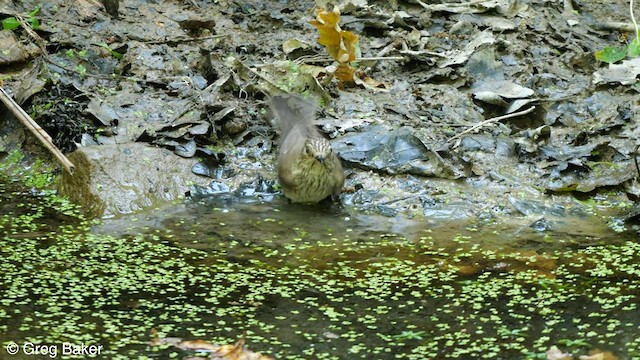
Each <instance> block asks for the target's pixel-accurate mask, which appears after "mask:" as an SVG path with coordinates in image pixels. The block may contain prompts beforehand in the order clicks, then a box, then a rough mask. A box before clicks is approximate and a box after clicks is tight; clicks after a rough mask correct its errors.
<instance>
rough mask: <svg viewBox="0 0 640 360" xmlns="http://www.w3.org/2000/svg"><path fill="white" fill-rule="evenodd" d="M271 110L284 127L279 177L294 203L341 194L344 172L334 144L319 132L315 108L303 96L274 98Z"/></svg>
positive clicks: (281, 135)
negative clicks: (316, 125) (332, 146)
mask: <svg viewBox="0 0 640 360" xmlns="http://www.w3.org/2000/svg"><path fill="white" fill-rule="evenodd" d="M271 108H272V110H273V113H274V115H275V117H276V121H277V123H278V125H279V128H280V150H279V151H278V178H279V179H280V187H281V188H282V193H283V194H284V196H286V197H287V198H289V199H290V200H291V201H292V202H298V203H317V202H319V201H321V200H324V199H325V198H327V197H328V196H330V195H337V194H339V193H340V191H341V190H342V185H343V184H344V171H343V170H342V164H340V159H338V156H337V155H336V154H335V153H334V152H333V149H332V148H331V144H330V143H329V141H328V140H327V139H325V138H324V137H323V136H322V135H321V134H320V133H319V132H318V130H317V129H316V127H315V125H314V124H313V122H314V120H315V107H314V106H313V105H312V104H311V103H309V102H307V101H306V100H303V99H302V98H300V97H297V96H293V95H287V96H274V97H273V98H272V99H271Z"/></svg>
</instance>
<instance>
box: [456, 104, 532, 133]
mask: <svg viewBox="0 0 640 360" xmlns="http://www.w3.org/2000/svg"><path fill="white" fill-rule="evenodd" d="M535 108H536V107H535V106H532V107H530V108H528V109H526V110H522V111H518V112H514V113H511V114H507V115H502V116H498V117H494V118H491V119H487V120H485V121H482V122H480V123H478V124H476V125H474V126H472V127H470V128H469V129H467V130H465V131H463V132H461V133H460V134H458V135H455V136H453V137H451V138H449V140H447V141H448V142H451V141H454V140H457V139H459V138H460V137H462V136H463V135H466V134H468V133H470V132H474V131H476V130H478V129H480V128H481V127H484V126H487V125H489V124H492V123H496V122H498V121H500V120H504V119H509V118H513V117H517V116H520V115H526V114H528V113H530V112H532V111H533V110H534V109H535Z"/></svg>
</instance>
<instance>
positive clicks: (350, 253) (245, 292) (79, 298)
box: [0, 187, 640, 359]
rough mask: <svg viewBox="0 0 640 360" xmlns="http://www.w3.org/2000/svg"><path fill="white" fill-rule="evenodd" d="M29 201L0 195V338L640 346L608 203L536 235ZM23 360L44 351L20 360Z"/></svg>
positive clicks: (477, 225) (320, 210)
mask: <svg viewBox="0 0 640 360" xmlns="http://www.w3.org/2000/svg"><path fill="white" fill-rule="evenodd" d="M4 192H5V194H6V193H7V190H6V187H5V190H4ZM27 198H29V199H30V200H29V201H28V202H29V203H33V204H38V206H35V205H34V206H18V205H17V204H18V203H25V200H24V199H25V195H24V193H21V195H20V197H13V196H3V197H0V199H2V203H1V204H0V206H2V209H3V211H4V213H3V215H2V218H1V222H0V224H2V230H4V232H3V233H2V240H0V244H1V247H0V248H1V249H2V258H1V260H0V274H1V275H0V294H2V302H0V339H1V340H2V342H3V344H4V345H7V344H8V343H9V342H10V341H12V342H15V343H17V344H19V345H21V346H22V345H24V344H25V343H29V342H33V343H39V344H47V345H49V346H55V347H56V348H57V349H58V350H59V351H58V354H57V358H66V357H72V356H71V355H63V354H62V350H63V345H62V344H64V343H65V342H67V343H69V344H74V345H78V344H81V343H84V344H85V345H95V346H98V345H101V346H103V351H101V353H100V354H96V355H95V357H96V358H108V359H118V358H120V359H131V358H161V359H164V358H170V357H177V358H188V357H190V356H193V355H194V354H195V352H194V351H192V350H180V349H178V348H176V347H174V346H171V345H163V346H151V345H150V344H149V343H150V341H151V340H152V339H153V335H152V334H151V332H152V329H154V330H155V331H157V333H158V336H159V337H160V338H161V339H165V338H167V337H178V338H181V339H184V340H194V339H204V340H206V341H208V342H212V343H217V344H232V343H234V342H236V341H237V340H238V339H240V338H241V337H242V334H243V332H245V331H246V333H247V338H246V346H247V348H248V349H250V350H252V351H258V352H261V353H263V354H268V355H270V356H273V357H275V358H278V359H396V358H405V359H425V358H426V359H447V358H451V359H479V358H491V359H522V358H545V357H546V356H545V355H544V354H545V352H546V351H547V350H548V349H549V348H550V347H552V346H558V347H559V348H560V349H562V350H563V351H565V352H571V353H573V354H575V355H576V356H577V355H582V354H587V353H589V352H590V351H592V352H604V351H610V352H612V353H613V354H615V355H616V356H617V357H619V358H621V359H632V358H637V357H639V356H640V320H639V319H640V310H638V305H637V304H638V298H639V295H640V293H639V292H640V290H639V288H638V286H639V285H638V284H639V283H640V281H639V279H638V277H640V265H639V261H638V255H637V254H638V253H640V252H639V250H640V245H638V242H637V239H636V238H635V237H634V236H633V235H632V234H629V233H622V234H621V233H615V232H613V231H612V230H610V229H609V228H608V227H607V226H606V219H604V220H603V218H602V217H601V216H600V215H601V214H594V215H590V214H585V213H581V214H578V215H576V216H568V215H566V214H565V215H560V216H556V217H554V216H551V215H549V214H547V215H545V220H546V221H548V222H549V223H550V224H551V228H552V229H553V230H550V231H539V230H540V229H539V227H536V226H534V227H531V226H530V225H531V224H532V223H533V222H535V221H536V220H539V219H538V218H536V217H514V218H513V219H511V221H510V222H509V223H505V222H499V221H496V220H495V219H489V220H487V219H485V220H477V219H471V220H466V221H456V222H445V221H442V220H437V221H436V220H433V221H429V220H427V219H421V220H416V219H413V220H412V219H406V218H402V217H394V218H388V217H382V216H379V215H374V214H358V213H357V212H355V211H354V210H352V209H344V208H340V207H338V206H335V205H327V206H319V207H309V206H300V205H291V204H287V203H286V202H284V201H280V200H274V201H272V202H266V203H262V202H259V201H255V200H252V201H248V200H243V201H240V200H237V199H233V198H220V199H215V200H214V199H210V200H208V201H206V202H202V203H189V204H173V205H167V206H166V207H164V208H161V209H155V210H153V211H149V212H148V213H144V214H138V215H135V216H127V217H121V218H119V219H111V220H108V221H106V222H104V223H102V224H98V225H96V224H91V223H89V222H87V221H85V220H83V219H81V218H80V217H79V216H77V214H76V215H74V214H75V213H74V212H73V211H70V210H69V209H68V208H65V206H67V205H65V204H63V206H61V205H60V202H55V201H52V200H50V199H49V198H48V197H47V196H41V195H37V194H35V195H30V197H27ZM10 204H12V205H10ZM61 208H62V209H66V210H62V209H61ZM63 212H64V213H65V214H63ZM56 214H57V215H58V216H57V217H54V216H52V215H56ZM54 218H55V221H52V220H51V219H54ZM79 218H80V219H79ZM18 219H22V220H20V221H18ZM26 219H31V221H26ZM2 230H0V231H2ZM0 354H2V355H0V358H2V359H4V358H5V357H7V356H8V355H7V353H6V350H5V349H4V348H2V349H0ZM85 357H87V355H86V354H85V355H83V356H80V358H85ZM22 358H24V359H26V358H33V357H29V356H27V355H25V354H24V351H22V349H21V351H20V352H19V354H17V355H14V356H13V357H10V359H22Z"/></svg>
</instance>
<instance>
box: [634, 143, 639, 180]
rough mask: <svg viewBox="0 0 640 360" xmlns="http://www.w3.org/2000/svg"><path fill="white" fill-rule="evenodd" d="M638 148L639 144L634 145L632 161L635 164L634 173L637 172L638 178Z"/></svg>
mask: <svg viewBox="0 0 640 360" xmlns="http://www.w3.org/2000/svg"><path fill="white" fill-rule="evenodd" d="M638 148H640V145H636V147H635V148H634V149H633V163H634V164H636V173H637V174H638V178H639V179H640V166H638Z"/></svg>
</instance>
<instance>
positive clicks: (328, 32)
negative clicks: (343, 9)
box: [309, 6, 358, 63]
mask: <svg viewBox="0 0 640 360" xmlns="http://www.w3.org/2000/svg"><path fill="white" fill-rule="evenodd" d="M339 22H340V10H339V9H338V7H337V6H336V7H334V8H333V11H331V12H329V11H327V10H326V9H323V8H317V9H316V20H311V21H309V23H310V24H311V25H313V26H315V27H316V28H317V29H318V33H319V34H320V37H319V38H318V43H319V44H320V45H323V46H324V47H325V48H326V49H327V52H328V53H329V55H330V56H331V57H332V58H333V59H335V60H337V61H338V62H340V63H350V62H352V61H354V60H355V59H356V51H357V48H358V35H356V34H354V33H352V32H351V31H345V30H342V29H340V25H338V23H339Z"/></svg>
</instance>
